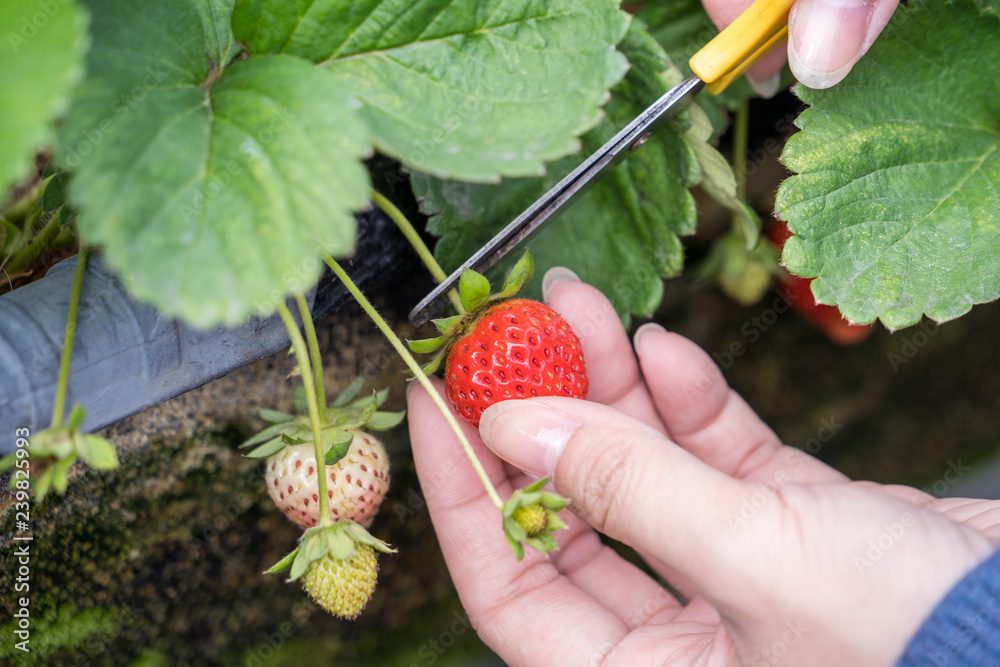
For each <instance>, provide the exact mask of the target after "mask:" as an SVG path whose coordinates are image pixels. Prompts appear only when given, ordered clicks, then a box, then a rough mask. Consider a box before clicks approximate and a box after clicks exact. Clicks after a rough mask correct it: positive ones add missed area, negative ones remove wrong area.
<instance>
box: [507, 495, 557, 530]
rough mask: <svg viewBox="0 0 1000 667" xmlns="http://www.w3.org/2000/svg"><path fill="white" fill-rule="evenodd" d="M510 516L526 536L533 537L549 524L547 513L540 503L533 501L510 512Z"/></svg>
mask: <svg viewBox="0 0 1000 667" xmlns="http://www.w3.org/2000/svg"><path fill="white" fill-rule="evenodd" d="M511 518H512V519H514V521H517V522H518V523H519V524H520V525H521V527H522V528H524V532H526V533H527V534H528V537H535V536H536V535H538V534H539V533H541V532H542V531H543V530H545V527H546V526H547V525H548V524H549V515H548V514H547V513H546V512H545V508H544V507H542V506H541V504H540V503H534V504H532V505H527V506H525V507H518V508H517V509H516V510H514V512H513V513H512V514H511Z"/></svg>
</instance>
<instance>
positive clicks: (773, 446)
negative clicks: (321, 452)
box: [408, 270, 1000, 666]
mask: <svg viewBox="0 0 1000 667" xmlns="http://www.w3.org/2000/svg"><path fill="white" fill-rule="evenodd" d="M573 278H575V277H574V276H572V274H571V273H569V272H567V271H565V270H554V271H550V272H549V274H547V276H546V281H545V293H546V299H547V301H548V303H549V305H551V306H552V307H553V308H555V310H556V311H558V312H559V313H560V314H561V315H562V316H563V317H564V318H565V319H566V320H567V321H568V322H569V323H570V324H571V326H573V327H574V329H575V330H576V331H577V333H578V334H579V335H580V336H581V340H582V344H583V347H584V355H585V358H586V359H587V367H588V376H589V378H590V385H591V394H590V396H589V397H588V400H587V401H582V400H574V399H564V398H537V399H530V400H522V401H507V402H504V403H500V404H498V405H495V406H493V407H491V408H490V409H488V410H487V411H486V413H485V415H484V418H483V420H482V423H481V425H480V431H478V432H477V431H476V430H475V429H474V428H473V427H472V426H468V425H466V426H465V431H466V435H467V436H468V437H469V439H470V441H471V442H472V443H473V446H474V448H475V450H476V453H477V454H478V455H479V457H480V459H481V460H482V461H483V464H484V466H485V469H486V471H487V472H488V474H489V476H490V478H491V480H492V481H493V483H494V485H496V487H497V489H498V491H499V493H500V495H501V496H502V497H507V496H509V495H510V494H511V493H512V491H513V490H514V489H515V488H523V487H524V486H526V485H527V484H529V483H530V482H531V481H532V479H533V477H531V476H529V475H526V474H524V472H522V471H527V472H528V473H530V475H533V476H539V475H551V476H552V478H553V484H554V487H555V490H556V491H558V492H559V493H561V494H563V495H565V496H566V497H568V498H569V499H570V502H571V505H570V507H571V509H572V512H573V514H570V513H569V512H564V513H563V514H564V515H565V516H566V521H567V523H568V524H569V527H568V529H566V530H564V531H560V532H559V533H557V534H556V535H557V539H558V542H559V546H560V548H559V550H557V551H555V552H552V553H549V554H541V553H538V552H535V551H533V550H532V549H530V548H529V549H528V550H527V552H526V554H525V557H524V560H523V561H520V562H518V561H517V560H516V559H515V558H514V556H513V555H512V553H511V551H510V548H509V546H508V545H507V543H506V541H505V540H504V538H503V533H502V531H501V527H500V517H499V513H498V512H497V510H496V508H495V507H494V506H493V504H492V502H491V501H490V500H489V498H488V497H487V495H486V493H485V491H484V490H483V487H482V485H481V483H480V482H479V480H478V479H477V478H476V476H475V474H474V473H473V471H472V468H471V466H469V464H468V462H467V461H466V460H465V458H464V453H463V452H462V449H461V447H460V446H459V445H458V443H457V441H456V439H455V437H454V434H452V433H451V431H450V429H449V428H448V426H447V424H446V422H445V421H444V419H443V417H442V416H441V415H440V413H439V412H438V411H437V410H436V408H435V407H434V406H433V404H432V403H431V401H430V398H429V397H428V396H427V394H426V392H425V391H424V390H423V389H422V388H420V387H419V386H413V387H411V390H410V392H409V396H408V398H409V404H410V405H409V408H410V409H409V413H408V414H409V423H410V434H411V441H412V444H413V456H414V460H415V462H416V466H417V472H418V474H419V475H420V478H421V485H422V488H423V491H424V495H425V499H426V501H427V507H428V509H429V511H430V515H431V519H432V521H433V523H434V528H435V531H436V532H437V536H438V540H439V543H440V545H441V549H442V551H443V553H444V556H445V560H446V562H447V565H448V569H449V571H450V574H451V577H452V580H453V582H454V584H455V587H456V589H457V590H458V593H459V596H460V598H461V600H462V603H463V605H464V606H465V609H466V611H467V612H468V614H469V618H470V621H471V623H472V625H473V626H474V627H475V628H476V630H477V632H478V633H479V635H480V637H481V638H482V639H483V640H484V641H485V642H486V643H487V644H488V645H489V646H491V647H492V648H493V650H494V651H496V653H497V654H498V655H499V656H500V657H502V658H503V659H504V660H505V661H506V662H507V663H508V664H510V665H512V666H519V665H525V666H530V665H546V666H552V665H572V666H580V665H628V666H634V665H649V664H655V665H660V664H670V665H696V664H697V665H737V664H742V665H765V664H766V665H779V664H787V665H880V664H891V663H892V662H893V661H894V660H895V659H896V658H897V657H898V656H899V655H900V654H901V653H902V650H903V648H904V647H905V644H906V642H907V641H908V639H909V638H910V637H911V636H912V635H913V633H914V632H915V631H916V630H917V628H918V627H919V625H920V623H921V621H922V620H923V619H924V618H925V617H926V616H927V615H928V614H929V613H930V611H931V610H932V609H933V607H934V606H935V605H936V604H937V603H938V602H939V601H940V600H941V598H942V597H943V596H944V595H945V594H946V593H947V591H948V590H949V589H950V588H951V587H952V586H953V585H954V584H955V583H956V582H957V581H958V580H959V579H960V578H961V577H962V576H963V575H964V574H966V573H967V572H969V571H970V570H971V569H973V568H974V567H975V566H976V565H977V564H978V563H980V562H981V561H982V560H984V559H985V558H986V557H988V556H989V555H990V554H991V553H992V552H993V550H994V548H995V547H994V541H995V540H996V538H997V536H998V535H1000V529H998V524H1000V504H998V503H996V502H993V501H976V500H965V499H936V498H934V497H932V496H930V495H928V494H926V493H923V492H921V491H918V490H917V489H913V488H910V487H902V486H883V485H878V484H874V483H871V482H852V481H850V480H848V479H847V478H846V477H845V476H844V475H842V474H841V473H839V472H837V471H836V470H834V469H832V468H830V467H828V466H827V465H825V464H823V463H822V462H820V461H818V460H816V459H814V458H812V457H811V456H809V455H807V454H805V453H804V452H802V451H800V450H798V449H794V448H791V447H787V446H784V445H782V444H781V443H780V441H779V440H778V438H777V437H776V436H775V434H774V433H773V432H772V431H771V430H770V429H769V428H768V427H767V426H766V425H765V424H764V423H763V422H762V421H761V420H760V419H759V417H757V415H756V414H755V413H754V412H753V410H752V409H751V408H750V407H749V406H748V404H747V403H746V402H745V401H743V399H741V398H740V397H739V396H738V395H737V394H736V393H735V392H733V391H732V390H731V389H729V387H728V386H727V385H726V383H725V380H724V379H723V377H722V374H721V373H720V372H719V370H718V369H717V368H716V366H715V365H714V363H713V362H712V360H711V358H710V357H709V356H708V355H707V354H705V352H704V351H702V350H701V349H700V348H698V347H697V346H696V345H695V344H693V343H692V342H690V341H688V340H686V339H684V338H683V337H681V336H679V335H677V334H673V333H669V332H667V331H665V330H663V329H661V328H659V327H657V326H655V325H653V326H650V325H647V326H645V327H642V328H641V329H640V331H639V332H637V334H636V339H635V345H634V348H633V345H632V343H631V342H630V341H629V339H628V336H627V334H626V332H625V331H624V329H623V328H622V326H621V324H620V322H619V320H618V318H617V316H616V315H615V313H614V310H613V308H612V307H611V305H610V304H609V303H608V302H607V300H606V299H605V298H604V297H603V295H601V294H600V292H598V291H597V290H596V289H594V288H592V287H590V286H587V285H585V284H583V283H580V282H577V281H576V280H574V279H573ZM633 350H634V351H633ZM439 386H440V385H439ZM480 434H482V435H483V436H484V438H485V440H486V443H488V445H487V444H486V443H484V440H483V439H481V438H480ZM748 508H749V509H748ZM597 531H600V532H603V533H605V534H607V535H609V536H610V537H613V538H615V539H616V540H619V541H621V542H624V543H625V544H628V545H630V546H632V547H634V548H635V549H636V550H637V551H638V552H639V553H641V554H643V556H644V557H645V559H646V561H647V562H648V563H649V565H650V566H651V567H652V569H653V570H655V571H656V572H657V573H658V574H659V575H660V576H661V577H663V579H665V580H666V581H668V582H669V583H670V584H671V585H672V586H673V587H674V588H675V590H677V591H679V592H680V593H681V594H682V595H683V596H684V597H685V598H686V599H687V600H688V603H687V604H686V605H683V604H681V603H680V602H678V601H677V600H676V599H675V598H674V597H672V596H671V595H670V594H668V593H667V590H666V589H665V588H664V587H663V586H662V585H661V584H660V583H659V582H657V581H656V580H655V579H654V578H652V577H650V576H648V575H646V574H645V573H644V572H643V571H642V570H640V569H639V568H637V567H635V566H634V565H632V564H630V563H629V562H627V561H626V560H624V559H622V558H621V557H620V556H619V555H618V554H617V553H616V552H615V551H614V550H612V549H610V548H609V547H607V546H604V545H603V544H602V542H601V540H600V538H599V536H598V532H597Z"/></svg>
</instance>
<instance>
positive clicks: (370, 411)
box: [358, 393, 379, 424]
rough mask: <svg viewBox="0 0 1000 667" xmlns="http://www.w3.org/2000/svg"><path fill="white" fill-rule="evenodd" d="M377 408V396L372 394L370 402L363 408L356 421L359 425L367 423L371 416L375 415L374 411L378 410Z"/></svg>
mask: <svg viewBox="0 0 1000 667" xmlns="http://www.w3.org/2000/svg"><path fill="white" fill-rule="evenodd" d="M378 406H379V401H378V394H375V393H373V394H372V398H371V400H370V401H369V402H368V404H367V405H366V406H365V409H364V411H363V412H362V413H361V417H360V418H359V419H358V421H359V422H360V423H361V424H365V423H367V422H368V420H369V419H371V418H372V415H374V414H375V411H376V410H378Z"/></svg>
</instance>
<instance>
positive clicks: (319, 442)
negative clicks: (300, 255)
mask: <svg viewBox="0 0 1000 667" xmlns="http://www.w3.org/2000/svg"><path fill="white" fill-rule="evenodd" d="M278 315H280V316H281V321H282V322H284V323H285V328H286V329H287V330H288V337H289V338H290V339H291V341H292V350H294V351H295V359H296V360H297V361H298V362H299V369H301V371H302V384H303V385H305V388H306V403H307V404H308V406H309V421H310V422H311V423H312V430H313V448H314V451H315V452H316V467H317V471H316V482H317V485H318V487H319V489H318V491H319V522H318V523H317V524H316V527H317V528H326V527H327V526H332V525H333V520H332V519H331V518H330V498H329V497H328V495H327V490H326V467H325V465H326V464H325V462H326V452H324V451H323V432H322V431H321V430H320V421H319V403H318V402H317V400H316V385H315V383H314V381H313V372H312V365H311V364H310V363H309V350H308V349H307V348H306V341H305V339H304V338H302V332H301V331H299V325H298V324H296V323H295V318H294V317H292V313H291V312H290V311H289V310H288V306H286V305H285V302H284V301H280V302H278ZM324 407H325V406H324Z"/></svg>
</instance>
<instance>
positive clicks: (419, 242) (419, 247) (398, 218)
mask: <svg viewBox="0 0 1000 667" xmlns="http://www.w3.org/2000/svg"><path fill="white" fill-rule="evenodd" d="M371 196H372V203H374V204H375V205H376V206H378V207H379V208H380V209H382V210H383V211H385V214H386V215H388V216H389V218H391V219H392V221H393V222H395V223H396V226H397V227H399V231H401V232H403V236H405V237H406V240H407V241H409V242H410V245H411V246H413V249H414V250H416V251H417V255H419V256H420V260H421V261H422V262H423V263H424V266H426V267H427V270H428V271H430V272H431V275H432V276H433V277H434V280H436V281H438V282H439V283H443V282H444V281H445V280H447V279H448V275H447V274H446V273H445V272H444V269H442V268H441V265H440V264H438V263H437V260H436V259H434V254H433V253H432V252H431V251H430V249H429V248H428V247H427V244H426V243H424V240H423V239H422V238H420V234H418V233H417V230H416V229H414V228H413V225H412V224H411V223H410V221H409V220H408V219H407V218H406V216H405V215H403V212H402V211H400V210H399V209H398V208H396V205H395V204H393V203H392V202H391V201H389V199H388V198H386V197H385V196H384V195H382V193H380V192H378V191H377V190H375V189H374V188H372V191H371ZM448 299H450V300H451V305H453V306H454V307H455V310H456V311H457V312H458V314H459V315H465V308H463V307H462V300H461V299H460V298H459V296H458V292H457V291H456V290H453V289H452V290H448Z"/></svg>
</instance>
